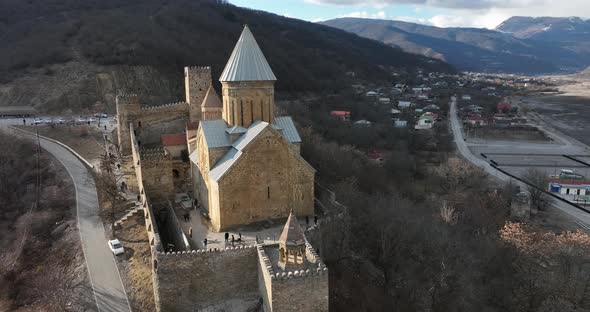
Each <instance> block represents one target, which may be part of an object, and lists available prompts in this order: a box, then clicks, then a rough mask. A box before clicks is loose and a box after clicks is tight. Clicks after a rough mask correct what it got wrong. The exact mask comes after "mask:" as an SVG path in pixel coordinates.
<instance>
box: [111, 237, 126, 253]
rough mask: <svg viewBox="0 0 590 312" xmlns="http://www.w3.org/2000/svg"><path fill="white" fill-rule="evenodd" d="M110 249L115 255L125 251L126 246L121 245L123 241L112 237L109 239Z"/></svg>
mask: <svg viewBox="0 0 590 312" xmlns="http://www.w3.org/2000/svg"><path fill="white" fill-rule="evenodd" d="M109 249H111V251H112V252H113V254H114V255H115V256H117V255H120V254H123V253H125V248H123V245H121V242H120V241H119V240H118V239H112V240H110V241H109Z"/></svg>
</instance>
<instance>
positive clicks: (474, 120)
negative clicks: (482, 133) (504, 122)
mask: <svg viewBox="0 0 590 312" xmlns="http://www.w3.org/2000/svg"><path fill="white" fill-rule="evenodd" d="M465 121H466V122H467V123H468V124H470V125H472V126H486V125H487V124H488V120H487V119H486V118H484V117H482V116H478V115H470V116H468V117H467V119H466V120H465Z"/></svg>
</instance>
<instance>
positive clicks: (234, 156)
mask: <svg viewBox="0 0 590 312" xmlns="http://www.w3.org/2000/svg"><path fill="white" fill-rule="evenodd" d="M240 156H242V151H238V150H237V149H235V148H232V149H230V150H229V151H228V152H227V154H225V156H223V158H221V160H219V161H218V162H217V166H215V168H213V169H211V171H209V177H210V178H211V179H213V181H219V179H221V177H222V176H223V175H224V174H225V173H226V172H227V170H228V169H229V168H231V166H233V164H234V163H235V162H236V161H238V159H239V158H240Z"/></svg>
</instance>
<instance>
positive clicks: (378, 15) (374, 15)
mask: <svg viewBox="0 0 590 312" xmlns="http://www.w3.org/2000/svg"><path fill="white" fill-rule="evenodd" d="M338 17H356V18H372V19H387V14H386V13H385V12H384V11H379V12H376V13H369V12H367V11H360V12H351V13H348V14H343V15H340V16H338Z"/></svg>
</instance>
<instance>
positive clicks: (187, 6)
mask: <svg viewBox="0 0 590 312" xmlns="http://www.w3.org/2000/svg"><path fill="white" fill-rule="evenodd" d="M243 24H249V25H250V28H251V29H252V32H253V33H254V35H255V37H256V38H257V40H258V42H259V44H260V46H261V48H262V49H263V51H264V53H265V55H266V57H267V59H268V61H269V63H270V64H271V67H272V68H273V70H274V72H275V74H276V75H277V77H278V78H279V80H278V83H277V88H278V90H279V91H319V90H334V89H338V88H341V87H343V86H344V85H345V83H346V82H345V80H344V73H345V72H346V71H355V72H356V73H357V76H360V77H365V78H369V79H387V73H386V72H385V71H383V70H381V69H380V65H385V66H394V67H409V68H416V67H421V68H424V69H426V70H434V71H453V69H452V68H451V67H450V66H449V65H448V64H446V63H444V62H440V61H434V60H431V59H428V58H426V57H421V56H416V55H412V54H409V53H405V52H402V51H401V50H399V49H392V48H391V47H389V46H387V45H384V44H381V43H379V42H375V41H373V40H368V39H365V38H361V37H358V36H356V35H353V34H350V33H347V32H344V31H341V30H337V29H333V28H331V27H326V26H323V25H317V24H314V23H308V22H304V21H300V20H295V19H289V18H285V17H282V16H278V15H274V14H269V13H265V12H261V11H253V10H249V9H243V8H239V7H235V6H233V5H229V4H225V3H222V2H217V1H191V0H175V1H166V0H126V1H118V0H100V1H99V0H86V1H78V0H30V1H20V0H5V1H2V2H1V3H0V37H1V38H3V43H4V44H2V45H0V73H1V74H2V75H0V76H2V77H4V80H5V82H6V81H7V80H10V81H12V82H10V83H8V84H7V85H5V86H4V87H1V86H0V105H2V104H20V105H23V104H27V103H15V102H17V101H22V100H23V99H26V98H27V96H26V95H22V94H21V95H19V96H14V93H15V92H14V80H13V79H15V78H16V79H25V80H27V79H29V78H30V77H29V76H30V75H38V74H39V71H37V70H36V68H41V67H44V68H45V69H44V71H48V69H47V65H48V64H64V63H65V64H70V63H75V64H81V66H80V69H79V70H78V72H76V73H72V71H74V72H75V71H76V66H74V67H73V68H71V66H70V67H68V66H66V65H55V66H54V67H52V68H51V69H49V72H48V75H47V76H50V77H51V76H55V75H57V76H60V75H61V73H62V69H63V67H68V68H69V69H68V72H69V73H70V74H71V76H80V75H82V76H90V77H86V78H89V79H91V80H92V79H95V80H96V78H93V77H95V74H96V73H106V74H107V75H110V74H111V73H112V72H113V71H116V72H118V71H119V69H118V67H117V66H119V65H142V66H150V67H155V68H157V70H155V71H157V73H158V75H163V78H164V79H175V80H178V81H177V82H170V84H165V85H166V88H165V89H163V90H162V89H159V88H158V86H157V85H154V84H149V85H154V87H156V89H157V90H147V91H146V90H143V91H144V92H151V93H154V94H155V93H160V94H167V96H164V97H169V98H170V100H171V101H174V100H177V99H178V98H180V97H181V96H182V94H183V92H182V81H181V80H182V76H181V75H182V69H181V68H182V66H185V65H210V66H212V69H213V74H214V79H215V80H217V78H218V77H219V74H220V72H221V70H222V69H223V66H224V65H225V62H226V61H227V59H228V57H229V55H230V54H231V51H232V48H233V45H234V44H235V42H236V40H237V39H238V37H239V35H240V32H241V29H242V26H243ZM89 71H90V72H91V73H88V72H89ZM148 71H149V72H153V71H154V70H148ZM95 72H96V73H95ZM132 72H133V70H132V71H131V72H130V73H129V75H131V77H130V79H134V78H137V79H138V80H141V79H142V78H143V77H135V76H134V74H133V73H132ZM23 73H26V74H23ZM125 75H127V74H124V75H123V76H125ZM167 75H168V76H167ZM111 76H112V75H111ZM119 76H121V75H119ZM19 77H20V78H19ZM44 79H45V78H43V79H41V78H40V79H33V81H35V82H34V83H37V82H40V83H43V80H44ZM64 79H66V80H67V79H68V78H67V77H64ZM76 79H77V78H75V79H73V80H74V81H75V80H76ZM150 79H152V78H150ZM29 80H30V79H29ZM45 80H47V79H45ZM120 80H121V79H117V78H113V77H111V78H108V79H107V81H106V84H115V85H114V86H112V88H111V89H114V90H115V91H116V90H118V89H120V88H119V86H118V85H116V82H117V81H120ZM31 83H32V84H34V83H33V82H31ZM88 83H90V86H88V88H87V89H88V90H90V91H91V90H92V89H93V88H94V83H93V82H92V81H89V82H88ZM140 84H141V83H140ZM9 86H12V88H11V90H12V91H6V90H7V89H8V87H9ZM75 88H76V87H75V86H72V90H74V89H75ZM134 91H136V90H134ZM11 92H12V94H13V96H8V95H7V94H9V93H11ZM140 93H141V91H140ZM83 100H84V101H86V100H87V101H92V96H89V97H87V99H83ZM99 100H100V99H99ZM160 100H162V99H161V98H160V97H158V101H160ZM2 102H5V103H2ZM6 102H8V103H6ZM33 102H34V103H35V104H36V105H43V104H42V103H41V102H42V101H33ZM67 106H69V107H71V106H72V105H67ZM82 106H84V105H82ZM74 107H75V106H74Z"/></svg>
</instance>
